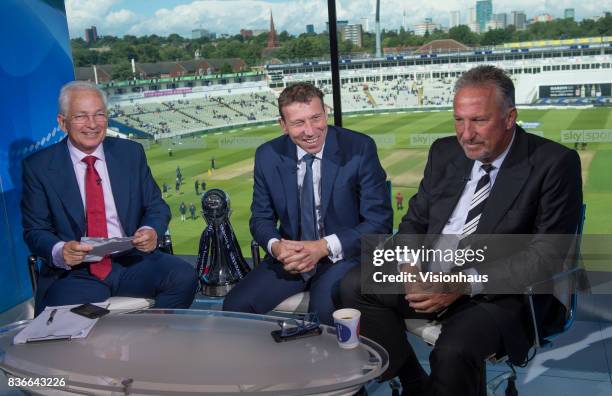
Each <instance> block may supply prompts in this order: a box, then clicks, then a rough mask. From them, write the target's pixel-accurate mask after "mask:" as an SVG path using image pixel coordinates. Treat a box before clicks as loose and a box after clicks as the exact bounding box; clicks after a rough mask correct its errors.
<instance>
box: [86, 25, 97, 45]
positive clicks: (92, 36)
mask: <svg viewBox="0 0 612 396" xmlns="http://www.w3.org/2000/svg"><path fill="white" fill-rule="evenodd" d="M96 41H98V31H97V30H96V27H95V26H92V27H90V28H87V29H85V42H86V43H87V44H94V43H95V42H96Z"/></svg>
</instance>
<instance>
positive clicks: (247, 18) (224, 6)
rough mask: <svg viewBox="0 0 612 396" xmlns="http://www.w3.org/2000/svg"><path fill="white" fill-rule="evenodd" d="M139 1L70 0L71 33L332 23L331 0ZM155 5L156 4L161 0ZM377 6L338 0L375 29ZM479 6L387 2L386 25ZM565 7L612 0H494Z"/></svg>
mask: <svg viewBox="0 0 612 396" xmlns="http://www.w3.org/2000/svg"><path fill="white" fill-rule="evenodd" d="M136 1H140V3H138V4H139V7H140V9H142V8H143V4H144V5H145V6H146V4H147V3H146V1H147V0H130V1H123V2H121V6H122V9H121V10H118V11H115V10H113V9H112V8H113V5H114V4H116V3H118V2H119V0H95V1H92V0H67V1H66V9H67V11H68V23H69V26H70V33H71V36H73V37H74V36H82V34H83V33H82V32H83V30H84V29H85V27H88V26H91V25H96V26H97V27H98V32H99V33H100V34H103V35H104V34H111V35H118V36H121V35H124V34H135V35H144V34H158V35H168V34H171V33H178V34H181V35H183V36H185V37H190V36H191V30H192V29H195V28H199V27H202V28H204V29H208V30H210V31H213V32H216V33H229V34H237V33H238V32H239V31H240V29H241V28H252V29H267V28H268V24H269V17H270V10H272V12H273V14H274V23H275V26H276V29H277V30H278V31H282V30H287V31H289V32H290V33H292V34H296V33H302V32H304V31H305V26H306V25H307V24H314V25H315V29H316V31H317V32H321V31H323V29H324V27H325V22H326V21H327V1H326V0H287V1H286V2H279V1H266V0H197V1H189V0H185V3H184V4H181V5H178V6H175V7H173V8H160V9H157V10H153V9H151V10H150V11H149V12H147V13H146V15H138V14H137V13H135V12H134V11H133V10H131V9H130V5H132V4H134V3H136ZM150 3H151V7H154V5H155V4H158V3H156V2H150ZM375 4H376V2H375V0H337V5H336V8H337V16H338V19H348V20H349V22H350V23H359V22H360V19H361V18H368V19H369V24H370V30H374V15H375ZM475 4H476V1H475V0H437V1H427V0H422V1H420V2H407V1H406V0H381V17H380V20H381V26H382V27H383V28H386V29H397V28H399V26H400V25H401V24H402V20H403V13H404V11H405V13H406V23H407V24H408V26H409V27H410V26H412V25H414V24H416V23H419V22H422V21H423V19H425V18H428V17H429V18H433V21H434V23H441V24H443V25H447V24H448V20H449V13H450V11H453V10H459V11H460V13H461V20H462V22H463V23H466V22H467V17H468V15H469V9H470V8H471V7H474V6H475ZM565 8H574V9H575V10H576V17H577V18H578V19H582V18H583V17H590V16H594V15H601V14H602V13H603V11H606V10H610V11H612V0H603V1H598V2H593V1H579V0H556V1H554V2H553V1H549V0H494V1H493V12H494V13H500V12H507V13H510V12H511V11H513V10H523V11H525V12H526V13H527V17H528V18H532V17H533V16H535V15H538V14H540V13H543V12H548V13H550V14H552V15H553V16H556V17H558V16H562V15H563V10H564V9H565Z"/></svg>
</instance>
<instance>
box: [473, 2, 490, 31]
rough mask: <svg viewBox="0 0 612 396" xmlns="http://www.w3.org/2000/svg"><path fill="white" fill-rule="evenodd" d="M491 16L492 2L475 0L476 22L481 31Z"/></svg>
mask: <svg viewBox="0 0 612 396" xmlns="http://www.w3.org/2000/svg"><path fill="white" fill-rule="evenodd" d="M492 16H493V2H492V1H491V0H478V1H477V2H476V22H478V28H479V29H480V31H481V32H484V31H485V30H486V28H487V23H488V22H489V21H490V20H491V17H492Z"/></svg>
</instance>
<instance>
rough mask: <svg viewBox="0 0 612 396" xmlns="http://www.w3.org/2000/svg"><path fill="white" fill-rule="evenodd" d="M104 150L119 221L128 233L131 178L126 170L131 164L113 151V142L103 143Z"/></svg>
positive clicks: (106, 141)
mask: <svg viewBox="0 0 612 396" xmlns="http://www.w3.org/2000/svg"><path fill="white" fill-rule="evenodd" d="M102 145H103V146H102V147H103V149H104V157H105V159H106V170H107V171H108V177H109V179H110V183H111V188H112V190H113V199H114V201H115V208H117V215H118V216H119V221H120V222H121V225H122V226H123V229H124V230H125V231H126V232H129V231H128V227H129V224H128V213H129V208H130V199H129V196H130V182H131V180H130V178H129V177H126V176H125V172H126V169H128V168H129V166H130V165H129V164H127V163H124V162H123V161H122V160H121V157H120V156H119V155H117V154H118V153H117V150H113V142H112V140H108V139H107V140H105V141H104V142H103V143H102Z"/></svg>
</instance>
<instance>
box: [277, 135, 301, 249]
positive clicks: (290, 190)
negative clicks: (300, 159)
mask: <svg viewBox="0 0 612 396" xmlns="http://www.w3.org/2000/svg"><path fill="white" fill-rule="evenodd" d="M279 155H280V161H279V162H278V163H277V164H276V170H277V172H278V175H279V177H280V180H281V183H282V184H283V191H284V196H285V200H286V201H285V202H286V207H285V210H286V211H287V220H288V221H289V229H290V230H291V237H292V238H294V239H297V238H298V235H299V232H298V222H299V218H300V215H299V195H298V184H297V149H296V146H295V144H294V143H293V142H292V141H291V139H289V137H288V136H285V142H284V146H283V150H282V152H280V153H279Z"/></svg>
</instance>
